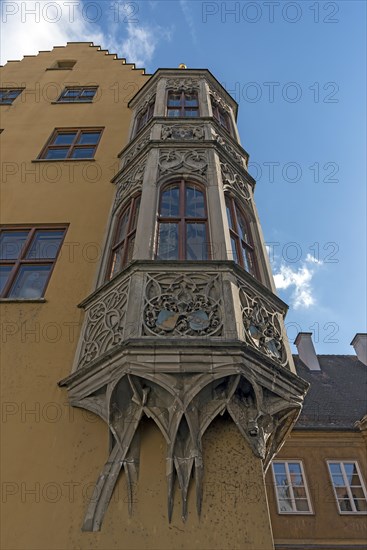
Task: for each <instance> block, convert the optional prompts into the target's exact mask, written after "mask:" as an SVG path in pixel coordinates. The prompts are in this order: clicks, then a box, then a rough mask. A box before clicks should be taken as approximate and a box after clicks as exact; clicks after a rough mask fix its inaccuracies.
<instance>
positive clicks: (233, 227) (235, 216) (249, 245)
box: [226, 195, 259, 279]
mask: <svg viewBox="0 0 367 550" xmlns="http://www.w3.org/2000/svg"><path fill="white" fill-rule="evenodd" d="M226 209H227V218H229V216H230V219H228V225H229V233H230V237H231V245H232V240H233V241H234V245H235V251H236V255H237V259H235V258H234V261H235V262H236V263H238V264H239V265H240V266H241V267H242V268H243V269H245V271H247V272H248V273H250V275H252V276H253V277H256V278H257V279H259V271H258V266H257V262H256V257H255V247H254V241H253V236H252V232H251V228H250V224H249V222H248V216H246V214H245V212H244V210H243V209H242V208H240V207H239V206H238V203H237V201H236V199H235V198H234V197H232V196H231V195H226ZM239 218H241V220H242V224H243V225H244V229H245V231H244V232H245V235H246V236H247V239H246V238H243V237H242V236H241V233H243V231H241V229H240V227H241V224H240V222H239ZM232 252H233V250H232Z"/></svg>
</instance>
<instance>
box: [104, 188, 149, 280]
mask: <svg viewBox="0 0 367 550" xmlns="http://www.w3.org/2000/svg"><path fill="white" fill-rule="evenodd" d="M140 200H141V194H139V195H135V197H133V198H132V199H130V201H129V202H128V204H126V205H125V206H124V207H123V208H122V210H121V211H120V214H119V217H118V221H117V225H116V229H115V233H114V238H113V245H112V248H111V255H110V261H109V265H108V271H107V276H106V279H107V280H110V279H112V277H114V276H115V275H117V273H119V272H120V271H122V270H123V269H124V267H126V265H127V264H128V263H129V262H130V261H131V259H132V254H133V247H134V241H135V234H136V228H137V224H138V216H139V209H140ZM126 214H128V218H127V223H126V231H125V233H124V234H123V236H122V238H119V236H120V233H121V225H122V223H123V221H124V218H125V216H126ZM131 242H132V243H133V247H132V248H131ZM118 254H120V265H119V266H118V267H117V268H115V266H116V262H117V261H118V260H117V255H118Z"/></svg>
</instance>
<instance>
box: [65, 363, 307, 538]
mask: <svg viewBox="0 0 367 550" xmlns="http://www.w3.org/2000/svg"><path fill="white" fill-rule="evenodd" d="M141 367H142V365H136V366H134V365H128V366H127V367H126V368H123V369H122V370H120V371H119V372H118V373H117V374H116V375H114V376H113V377H112V378H111V376H110V375H109V377H108V383H107V384H106V385H104V386H103V387H101V388H100V390H98V391H97V392H95V391H92V393H91V392H89V393H88V392H85V391H84V392H83V391H82V390H80V389H79V390H77V393H74V394H73V397H72V404H73V405H74V406H78V407H81V408H84V409H87V410H91V411H93V412H94V413H96V414H98V415H99V416H100V417H101V418H102V419H103V420H104V421H106V422H107V423H108V426H109V429H110V432H111V434H112V436H113V444H112V450H111V452H110V455H109V457H108V460H107V462H106V463H105V465H104V467H103V469H102V471H101V474H100V476H99V478H98V480H97V482H96V485H95V489H94V493H93V495H92V498H91V500H90V503H89V506H88V509H87V512H86V515H85V518H84V523H83V530H84V531H98V530H100V528H101V525H102V522H103V518H104V515H105V512H106V510H107V507H108V504H109V501H110V499H111V496H112V493H113V490H114V487H115V485H116V483H117V480H118V477H119V474H120V472H121V470H122V468H123V469H124V471H125V474H126V482H127V489H128V509H129V512H130V514H131V513H132V511H133V491H132V489H133V488H134V487H136V485H137V482H138V468H139V453H140V448H139V442H140V439H139V425H140V422H141V420H142V418H143V417H144V416H147V417H148V418H150V419H151V420H153V421H154V422H155V424H156V425H157V427H158V428H159V430H160V431H161V432H162V435H163V436H164V439H165V441H166V444H167V451H166V478H167V492H168V494H167V507H168V519H169V521H171V518H172V512H173V506H174V495H175V485H176V482H178V485H179V489H180V491H181V499H182V519H183V521H185V520H186V518H187V503H188V498H187V497H188V491H189V486H190V483H191V484H192V483H194V484H195V487H196V507H197V512H198V515H199V516H200V513H201V506H202V498H203V479H204V462H203V443H202V440H203V436H204V434H205V432H206V430H207V429H208V427H209V426H210V424H211V423H212V422H213V420H214V419H215V418H216V417H217V416H219V415H223V414H224V413H228V414H229V416H230V418H231V419H232V420H233V422H234V423H235V424H236V426H237V428H238V430H239V431H240V433H241V435H242V436H243V437H244V439H245V440H246V441H247V442H248V444H249V446H250V447H251V449H252V451H253V453H254V454H255V455H256V456H257V457H259V458H261V459H262V460H263V462H264V466H265V467H266V466H267V465H268V464H269V462H270V460H271V459H272V458H273V456H274V454H275V452H276V451H277V450H278V449H279V447H280V446H281V443H282V441H283V439H284V437H285V435H286V433H288V432H289V430H290V429H291V428H292V425H293V424H294V422H295V420H296V418H297V416H298V414H299V411H300V407H301V401H302V396H299V395H295V394H294V392H293V394H292V395H291V394H287V395H286V396H285V395H280V394H279V393H276V392H275V391H274V390H273V388H271V389H269V388H267V387H263V386H261V385H260V384H258V383H257V382H256V381H255V380H254V376H253V374H252V372H251V371H250V370H249V369H248V368H247V367H244V366H243V367H237V368H236V370H235V371H234V370H233V369H230V371H228V369H226V367H225V366H224V367H222V368H221V369H219V370H217V371H215V372H208V371H206V372H200V373H186V374H183V373H166V372H146V373H144V374H142V369H141ZM79 388H80V386H79ZM78 392H79V394H78ZM283 393H284V392H283Z"/></svg>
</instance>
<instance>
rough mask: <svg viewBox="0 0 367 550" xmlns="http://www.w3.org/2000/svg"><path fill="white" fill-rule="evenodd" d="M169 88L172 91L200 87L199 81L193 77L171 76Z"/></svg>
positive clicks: (186, 90) (191, 89) (190, 90)
mask: <svg viewBox="0 0 367 550" xmlns="http://www.w3.org/2000/svg"><path fill="white" fill-rule="evenodd" d="M167 89H168V90H172V91H175V92H176V91H177V92H178V91H184V92H192V91H194V90H195V91H196V90H198V89H199V81H198V80H195V79H193V78H169V79H168V80H167Z"/></svg>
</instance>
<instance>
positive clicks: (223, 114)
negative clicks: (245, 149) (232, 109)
mask: <svg viewBox="0 0 367 550" xmlns="http://www.w3.org/2000/svg"><path fill="white" fill-rule="evenodd" d="M212 111H213V117H214V118H215V120H216V121H217V122H218V124H219V125H220V126H221V127H222V128H224V130H226V131H227V132H228V133H229V134H230V135H231V136H233V128H232V121H231V116H230V114H229V113H228V111H226V110H225V109H223V107H221V106H220V105H219V103H216V102H215V101H213V100H212ZM222 118H224V119H225V124H223V122H222Z"/></svg>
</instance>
